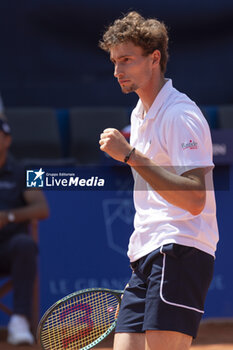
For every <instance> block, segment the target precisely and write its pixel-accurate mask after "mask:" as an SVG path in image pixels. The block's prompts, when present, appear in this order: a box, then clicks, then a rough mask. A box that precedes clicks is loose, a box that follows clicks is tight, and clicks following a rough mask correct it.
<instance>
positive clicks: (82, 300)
mask: <svg viewBox="0 0 233 350" xmlns="http://www.w3.org/2000/svg"><path fill="white" fill-rule="evenodd" d="M117 305H118V298H117V297H116V296H115V295H114V294H110V293H108V292H103V291H101V292H94V293H91V292H88V293H84V294H81V295H77V296H75V297H73V298H71V299H69V300H67V301H65V302H63V303H62V304H61V305H58V306H57V308H56V309H55V310H54V311H53V312H52V313H51V314H50V315H49V317H48V319H47V320H46V321H45V323H44V324H43V327H42V331H41V343H42V345H43V347H44V349H46V350H47V349H49V350H60V349H61V350H73V349H78V350H81V349H89V348H90V347H91V346H90V344H92V343H93V342H95V341H97V339H98V338H99V337H101V336H102V335H103V334H104V333H106V332H107V331H108V330H109V328H110V327H114V324H115V312H116V309H117Z"/></svg>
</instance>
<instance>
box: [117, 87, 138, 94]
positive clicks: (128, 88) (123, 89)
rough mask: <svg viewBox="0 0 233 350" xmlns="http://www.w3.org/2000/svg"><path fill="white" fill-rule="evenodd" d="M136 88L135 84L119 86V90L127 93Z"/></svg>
mask: <svg viewBox="0 0 233 350" xmlns="http://www.w3.org/2000/svg"><path fill="white" fill-rule="evenodd" d="M136 90H137V89H136V87H135V86H121V91H122V92H123V93H124V94H129V93H130V92H135V91H136Z"/></svg>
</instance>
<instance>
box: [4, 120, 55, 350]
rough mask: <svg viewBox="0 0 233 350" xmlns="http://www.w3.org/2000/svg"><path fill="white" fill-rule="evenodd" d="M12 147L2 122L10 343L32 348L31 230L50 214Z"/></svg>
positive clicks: (33, 261)
mask: <svg viewBox="0 0 233 350" xmlns="http://www.w3.org/2000/svg"><path fill="white" fill-rule="evenodd" d="M10 144H11V132H10V126H9V125H8V123H7V122H6V121H5V120H3V119H0V275H9V276H11V278H12V281H13V295H14V296H13V315H12V316H11V318H10V322H9V325H8V339H7V340H8V342H9V343H11V344H14V345H19V344H22V343H23V344H25V343H26V344H32V343H33V341H34V339H33V335H32V334H31V332H30V324H29V322H30V317H31V303H32V293H33V283H34V279H35V276H36V270H37V266H36V262H37V246H36V243H35V242H34V240H33V239H32V237H31V236H30V235H29V232H28V231H29V227H28V226H29V223H30V220H32V219H45V218H47V217H48V213H49V210H48V205H47V202H46V200H45V197H44V195H43V193H42V191H40V190H39V189H32V190H31V189H26V188H25V171H24V168H23V167H21V166H20V165H19V164H17V163H16V162H15V161H14V160H13V158H12V157H11V156H10V155H9V154H8V149H9V147H10Z"/></svg>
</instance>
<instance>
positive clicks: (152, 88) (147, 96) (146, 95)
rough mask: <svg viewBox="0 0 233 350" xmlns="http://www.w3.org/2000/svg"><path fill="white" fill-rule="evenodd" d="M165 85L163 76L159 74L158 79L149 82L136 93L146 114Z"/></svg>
mask: <svg viewBox="0 0 233 350" xmlns="http://www.w3.org/2000/svg"><path fill="white" fill-rule="evenodd" d="M165 83H166V81H165V78H164V75H162V74H161V75H160V76H159V77H158V78H156V79H153V80H151V81H150V83H149V84H148V85H147V86H146V87H145V88H143V89H140V90H138V91H137V95H138V96H139V98H140V99H141V101H142V104H143V106H144V110H145V112H146V113H147V112H148V110H149V109H150V107H151V105H152V104H153V102H154V100H155V98H156V96H157V95H158V93H159V91H160V90H161V89H162V87H163V86H164V84H165Z"/></svg>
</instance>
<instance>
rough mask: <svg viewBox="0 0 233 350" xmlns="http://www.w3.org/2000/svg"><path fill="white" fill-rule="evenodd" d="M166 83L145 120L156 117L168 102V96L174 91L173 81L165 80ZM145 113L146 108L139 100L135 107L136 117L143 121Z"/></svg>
mask: <svg viewBox="0 0 233 350" xmlns="http://www.w3.org/2000/svg"><path fill="white" fill-rule="evenodd" d="M165 80H166V83H165V84H164V86H163V87H162V89H161V90H160V91H159V93H158V95H157V96H156V97H155V99H154V102H153V103H152V105H151V107H150V109H149V111H148V112H147V114H146V116H145V118H144V120H145V119H153V118H155V117H156V114H157V113H158V111H159V109H160V108H161V107H162V105H163V103H164V102H165V101H166V99H167V98H168V96H169V95H170V93H171V92H172V90H173V85H172V80H171V79H165ZM143 113H144V108H143V104H142V101H141V99H139V100H138V103H137V105H136V107H135V115H136V117H137V118H140V119H142V116H143Z"/></svg>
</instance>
